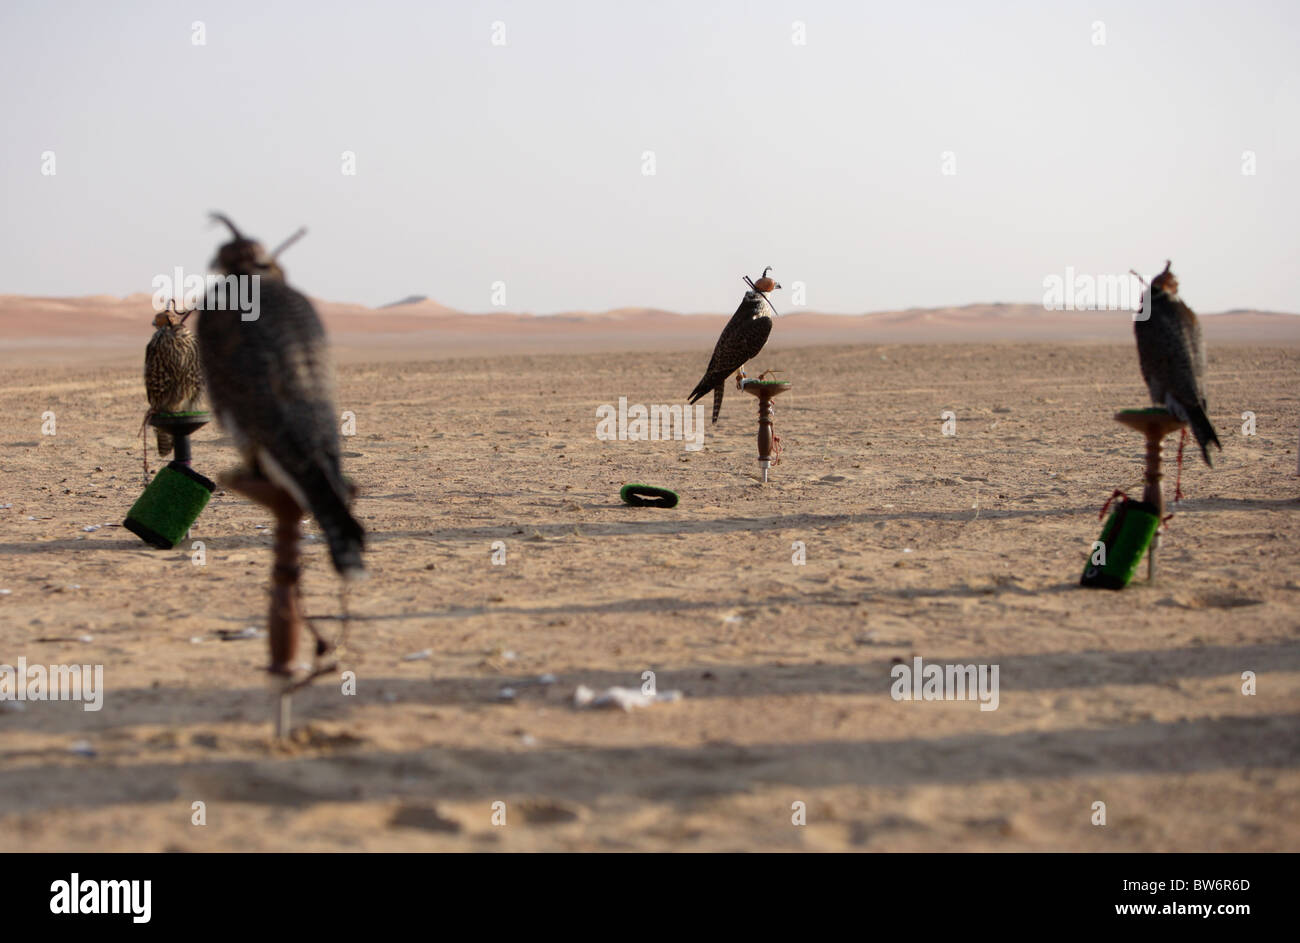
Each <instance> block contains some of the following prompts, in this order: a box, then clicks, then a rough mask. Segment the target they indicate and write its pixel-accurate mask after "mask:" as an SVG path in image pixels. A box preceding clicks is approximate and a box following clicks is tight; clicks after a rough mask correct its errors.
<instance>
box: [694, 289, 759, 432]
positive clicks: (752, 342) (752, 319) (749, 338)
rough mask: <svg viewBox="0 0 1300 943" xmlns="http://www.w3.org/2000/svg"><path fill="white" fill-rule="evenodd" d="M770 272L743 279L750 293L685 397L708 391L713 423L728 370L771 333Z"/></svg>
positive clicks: (755, 352)
mask: <svg viewBox="0 0 1300 943" xmlns="http://www.w3.org/2000/svg"><path fill="white" fill-rule="evenodd" d="M770 271H772V266H770V265H769V266H768V267H767V268H765V269H763V274H762V276H761V277H760V278H759V279H758V281H750V279H749V278H748V277H746V278H745V282H746V283H747V284H748V285H749V289H750V290H749V291H747V292H745V297H744V298H743V299H742V300H741V302H740V307H739V308H737V309H736V313H735V314H733V315H732V316H731V320H730V321H728V322H727V326H726V327H724V328H723V329H722V334H721V336H720V337H719V338H718V343H717V346H715V347H714V348H713V357H712V359H710V360H709V366H708V369H707V370H705V371H704V378H703V379H702V380H700V382H699V383H697V384H696V385H695V389H694V390H692V391H691V395H690V396H689V397H688V402H690V403H694V402H695V401H696V400H698V399H700V398H701V397H702V396H704V394H706V393H708V392H709V390H712V391H713V421H714V422H715V423H716V422H717V421H718V412H719V411H720V410H721V409H722V391H723V390H724V389H726V386H727V378H728V377H729V376H731V374H732V371H736V370H740V369H741V368H742V367H743V366H745V364H746V363H748V362H749V361H750V360H752V359H753V358H754V357H757V356H758V352H759V351H760V350H762V349H763V345H764V344H766V343H767V336H768V335H769V334H771V333H772V315H774V314H776V309H775V308H773V307H772V303H771V302H770V301H768V299H767V293H768V292H769V291H775V290H776V289H778V288H780V287H781V286H780V285H779V284H778V283H777V282H775V281H773V280H772V279H771V278H769V277H768V274H767V273H768V272H770Z"/></svg>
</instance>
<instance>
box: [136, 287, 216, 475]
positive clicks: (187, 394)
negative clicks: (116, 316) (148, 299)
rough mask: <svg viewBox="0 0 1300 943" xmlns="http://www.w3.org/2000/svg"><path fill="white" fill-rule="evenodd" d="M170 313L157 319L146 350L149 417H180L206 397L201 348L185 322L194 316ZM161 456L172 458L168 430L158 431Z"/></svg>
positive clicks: (171, 308) (170, 307)
mask: <svg viewBox="0 0 1300 943" xmlns="http://www.w3.org/2000/svg"><path fill="white" fill-rule="evenodd" d="M174 305H175V302H172V301H169V302H167V310H166V311H161V312H159V313H158V315H157V316H156V317H155V318H154V319H153V326H154V327H155V328H156V329H157V330H155V331H154V332H153V337H152V338H150V339H149V345H148V346H147V347H145V349H144V391H145V395H146V396H148V398H149V413H148V416H146V417H145V422H148V421H149V418H148V417H149V416H153V415H154V414H155V413H179V412H188V411H190V410H194V409H197V408H198V406H199V400H200V398H201V397H202V395H203V374H202V373H201V371H200V370H199V345H198V341H197V340H196V339H195V337H194V332H193V331H191V330H190V329H189V328H188V327H186V326H185V321H186V319H187V318H189V316H190V315H191V314H193V313H194V312H193V311H192V310H191V311H186V312H184V313H183V314H182V313H180V312H178V311H176V310H175V307H174ZM154 432H155V433H156V436H157V440H158V454H159V455H163V456H166V455H170V454H171V451H172V436H171V433H170V432H168V431H167V430H165V429H157V428H155V429H154Z"/></svg>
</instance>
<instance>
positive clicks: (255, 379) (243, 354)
mask: <svg viewBox="0 0 1300 943" xmlns="http://www.w3.org/2000/svg"><path fill="white" fill-rule="evenodd" d="M213 218H214V219H216V220H218V221H219V222H221V223H224V224H225V225H226V227H227V228H229V229H230V232H231V235H232V236H233V237H234V238H233V239H232V240H231V241H230V242H228V243H226V244H225V245H223V246H222V247H221V248H220V249H219V250H218V251H217V257H216V258H215V259H214V260H213V261H212V267H213V269H215V270H216V271H217V272H218V273H220V274H221V275H222V276H230V275H234V276H242V277H249V278H252V277H254V276H256V277H257V278H258V283H257V284H258V286H259V289H258V294H255V295H253V297H254V298H259V302H257V303H255V305H256V313H255V317H254V319H253V320H247V321H246V320H243V317H242V315H241V312H240V311H239V310H238V307H237V306H234V307H230V308H227V309H226V310H213V309H212V308H211V307H210V306H205V308H204V311H203V315H202V317H201V318H200V319H199V353H200V355H201V357H202V363H203V373H204V375H205V376H206V378H207V385H208V397H209V399H210V400H211V402H212V409H213V411H214V412H215V413H216V414H217V418H218V419H219V420H220V421H221V424H222V426H224V427H225V428H226V430H227V431H228V432H229V433H230V434H231V436H232V437H233V438H234V440H235V445H236V447H237V448H238V449H239V451H240V453H241V454H242V455H243V457H244V461H245V462H247V463H248V466H249V468H250V470H252V471H255V472H258V473H260V474H261V475H263V476H264V477H265V478H267V479H268V480H270V481H271V482H272V483H274V484H276V485H278V486H279V487H280V488H282V489H284V490H285V491H286V492H288V493H289V494H290V495H292V496H293V499H294V500H295V501H297V502H298V505H299V507H301V508H304V509H309V510H310V511H311V513H312V515H313V516H314V517H315V518H316V521H317V523H318V524H320V527H321V530H322V531H323V532H324V534H325V538H326V540H327V541H328V543H329V550H330V558H331V560H332V561H333V563H334V569H335V570H337V571H338V572H339V574H340V575H341V576H344V577H345V578H346V577H355V576H360V575H362V573H363V572H364V569H365V568H364V565H363V564H362V561H361V551H362V550H363V549H364V546H365V531H364V530H363V529H362V527H361V525H360V524H359V523H357V520H356V518H354V517H353V516H352V512H351V511H350V510H349V508H348V505H349V503H350V502H351V497H352V491H351V488H350V486H349V485H348V483H347V482H346V481H345V480H344V478H343V473H342V471H341V469H340V466H339V430H338V424H337V423H338V416H339V414H338V412H337V411H336V410H335V408H334V376H333V369H332V367H331V364H330V361H329V353H328V351H327V349H326V344H325V329H324V327H323V326H322V324H321V322H320V318H319V317H317V315H316V311H315V309H314V308H313V307H312V304H311V302H310V301H308V300H307V298H306V297H305V296H303V295H302V294H300V293H298V292H297V291H295V290H294V289H293V288H290V287H289V285H287V284H286V283H285V279H284V272H283V270H282V269H281V268H280V266H279V264H278V262H277V256H278V255H279V253H280V252H282V251H284V249H285V248H287V247H288V245H289V244H290V243H291V242H292V241H294V239H296V238H297V236H294V237H293V238H292V239H290V240H289V242H287V243H285V244H284V245H283V246H281V247H280V248H279V249H277V250H276V252H275V253H268V252H267V251H266V250H265V249H264V248H263V247H262V246H261V244H260V243H257V242H255V241H253V240H251V239H246V238H245V237H244V236H243V235H242V234H241V233H240V232H239V230H238V229H236V228H235V225H234V224H233V223H232V222H231V221H230V220H228V219H227V218H226V217H224V216H221V215H219V214H215V213H214V214H213ZM299 235H301V231H300V232H299ZM209 300H211V295H210V296H209Z"/></svg>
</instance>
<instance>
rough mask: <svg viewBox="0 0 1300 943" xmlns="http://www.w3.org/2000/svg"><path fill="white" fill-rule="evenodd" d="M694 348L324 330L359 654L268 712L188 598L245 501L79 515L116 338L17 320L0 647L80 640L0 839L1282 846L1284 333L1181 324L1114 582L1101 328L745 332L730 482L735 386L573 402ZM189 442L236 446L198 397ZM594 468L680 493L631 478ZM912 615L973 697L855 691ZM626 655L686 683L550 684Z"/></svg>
mask: <svg viewBox="0 0 1300 943" xmlns="http://www.w3.org/2000/svg"><path fill="white" fill-rule="evenodd" d="M141 346H142V345H141ZM706 353H707V348H706V349H705V350H704V351H700V352H696V353H694V354H690V355H687V354H681V353H664V354H654V353H637V354H620V355H610V354H576V355H547V356H508V357H497V358H492V357H486V356H485V357H480V358H466V359H455V360H440V361H432V360H429V361H423V362H421V361H419V360H412V359H409V357H408V358H407V359H404V360H402V361H401V362H397V361H393V360H382V359H375V360H373V361H369V362H367V361H365V360H358V359H357V358H356V357H347V356H342V357H341V358H340V359H341V360H342V362H343V365H342V367H341V369H340V391H339V404H338V405H339V408H340V410H350V411H352V412H354V413H355V415H356V434H355V436H353V437H350V438H348V439H347V440H345V449H346V455H347V458H346V462H347V470H348V473H349V474H350V475H351V476H352V477H353V478H354V479H355V480H356V482H357V483H358V485H359V486H360V488H361V497H360V499H359V501H358V503H357V512H358V516H359V517H360V518H361V519H362V520H363V521H364V523H365V525H366V526H367V528H368V529H369V532H370V547H369V553H368V556H367V560H368V565H369V567H370V571H371V578H370V579H369V580H368V581H367V582H366V583H364V584H362V585H361V586H359V587H358V588H356V589H355V590H354V591H352V593H351V595H350V600H349V610H350V613H351V617H352V618H351V644H350V645H349V646H348V648H347V649H346V650H345V653H344V654H345V657H344V659H343V665H342V667H343V668H346V669H347V670H351V671H354V672H355V674H356V693H355V695H350V696H349V695H345V694H344V693H342V688H341V684H340V683H339V682H338V681H337V680H332V679H322V680H320V681H318V682H317V683H316V685H315V686H314V687H312V688H311V689H309V690H308V691H306V692H305V693H303V694H301V695H299V696H298V698H297V699H296V703H295V707H296V718H295V719H296V723H297V725H298V729H297V731H296V733H295V737H294V739H293V741H292V742H290V743H288V744H285V745H280V744H277V743H275V742H273V741H272V739H271V737H270V724H269V720H270V716H271V694H270V687H269V685H268V682H267V680H266V677H265V675H264V674H263V673H262V672H261V668H262V667H263V666H264V664H265V663H266V643H265V640H264V639H259V638H250V639H244V640H238V641H221V640H219V636H218V633H219V632H220V631H223V630H240V629H244V628H246V627H261V626H262V625H263V623H264V617H265V604H266V597H265V589H264V587H265V583H266V580H267V577H268V573H269V562H270V551H269V546H270V536H269V531H268V530H267V529H266V527H267V525H268V524H269V523H270V521H269V518H268V515H267V514H266V513H265V512H264V511H262V510H261V509H259V508H257V507H255V506H253V505H251V504H249V503H248V502H247V501H245V500H243V499H241V498H239V497H237V496H236V495H234V494H231V493H226V492H220V493H218V494H217V495H216V496H215V497H214V498H213V500H212V502H211V504H210V505H209V507H208V509H207V510H206V511H205V513H204V514H203V516H202V517H201V518H200V520H199V522H198V523H197V524H196V525H195V528H194V530H193V532H192V537H193V538H194V539H195V540H199V541H202V542H203V544H204V547H205V554H206V562H205V564H204V565H202V566H196V565H194V563H193V560H192V548H191V546H190V545H186V546H184V547H178V548H177V549H175V550H173V551H157V550H151V549H149V548H147V547H145V546H144V545H143V544H141V543H140V542H139V541H138V540H136V538H135V537H134V536H132V535H131V534H130V533H128V532H126V531H125V530H123V529H122V528H121V527H119V526H115V525H118V524H120V522H121V520H122V519H123V517H124V516H125V512H126V510H127V508H129V507H130V505H131V503H132V502H133V501H134V500H135V498H136V497H137V496H138V494H139V492H140V490H141V468H140V447H139V440H138V439H137V438H136V437H135V432H136V430H137V428H138V427H139V422H140V417H141V414H142V411H143V393H142V389H141V381H140V377H139V368H138V366H136V365H134V364H131V365H129V366H118V365H113V366H108V367H94V366H90V365H88V363H87V362H85V361H84V360H83V361H79V362H71V361H70V362H69V363H66V364H58V363H44V364H41V365H34V364H30V363H28V364H24V363H22V362H19V361H18V360H17V358H16V357H11V358H10V359H9V360H8V362H7V363H6V364H5V367H4V371H3V381H2V382H0V445H3V453H2V454H3V458H2V462H3V472H2V473H0V505H4V507H3V509H0V589H5V590H8V591H9V592H8V593H7V594H4V595H0V625H2V626H3V633H2V634H0V640H2V641H3V651H0V662H4V663H8V664H13V663H14V661H15V659H16V658H17V657H18V656H20V655H22V656H25V657H26V658H27V660H28V662H29V663H41V664H64V663H69V664H81V663H90V664H102V665H104V680H105V687H106V695H105V703H104V707H103V710H101V711H99V712H98V713H92V712H85V711H83V710H81V708H80V706H79V705H77V704H72V703H32V704H28V705H26V709H25V710H21V711H19V710H15V709H12V706H10V707H9V708H8V709H0V731H2V732H3V737H2V738H0V744H2V746H0V849H3V850H6V851H10V850H102V851H116V850H149V851H161V850H186V851H204V850H229V851H235V850H278V849H286V850H493V849H502V850H534V849H538V850H540V849H552V850H557V849H558V850H581V849H598V850H620V849H637V850H677V851H695V850H699V851H704V850H790V851H796V850H869V851H878V850H963V851H981V850H998V851H1013V850H1061V849H1071V850H1159V851H1173V850H1187V851H1190V850H1247V851H1249V850H1289V851H1297V850H1300V769H1298V767H1300V554H1297V552H1296V547H1297V542H1298V540H1300V499H1298V496H1300V479H1298V478H1297V477H1296V439H1297V420H1298V419H1300V384H1298V383H1297V380H1298V379H1300V349H1297V348H1295V347H1289V348H1271V349H1266V348H1263V347H1248V346H1219V347H1217V348H1215V349H1214V350H1213V351H1212V355H1211V363H1210V375H1209V379H1208V386H1209V389H1210V390H1211V397H1212V417H1213V419H1214V421H1215V422H1216V424H1217V426H1218V429H1219V433H1220V436H1221V438H1222V439H1223V443H1224V450H1223V452H1222V454H1221V455H1220V456H1216V467H1215V468H1214V470H1213V471H1211V470H1209V469H1207V468H1205V467H1204V465H1203V464H1201V462H1200V460H1199V458H1195V457H1194V453H1193V452H1189V453H1188V455H1189V459H1194V460H1189V462H1188V464H1187V467H1186V473H1185V476H1184V488H1185V490H1186V492H1187V495H1188V498H1187V500H1186V501H1185V502H1184V503H1183V505H1182V506H1181V507H1180V508H1179V512H1178V513H1177V515H1176V516H1175V517H1174V519H1173V520H1172V522H1171V523H1170V528H1169V532H1168V534H1167V537H1166V539H1165V544H1164V547H1163V549H1162V551H1161V565H1162V570H1161V575H1160V578H1159V580H1158V581H1157V583H1156V584H1155V585H1146V584H1145V583H1143V582H1138V583H1136V584H1135V585H1134V586H1132V587H1130V588H1129V589H1128V590H1125V591H1124V592H1121V593H1112V592H1105V591H1086V590H1081V589H1079V588H1077V586H1076V583H1077V580H1078V576H1079V572H1080V569H1081V567H1082V564H1083V558H1084V554H1085V551H1086V550H1087V549H1088V546H1089V544H1090V542H1091V541H1092V540H1093V539H1094V538H1095V537H1096V535H1097V533H1098V532H1099V530H1100V523H1099V522H1098V518H1097V511H1098V508H1099V506H1100V505H1101V503H1102V501H1103V500H1105V498H1106V496H1107V495H1109V494H1110V492H1111V490H1112V489H1113V488H1115V487H1117V486H1119V487H1126V488H1129V489H1131V490H1135V491H1137V490H1140V487H1139V486H1138V482H1139V480H1140V464H1139V463H1140V456H1141V448H1140V443H1139V440H1138V438H1137V436H1136V435H1135V434H1134V433H1132V432H1130V431H1128V430H1125V429H1123V428H1122V427H1120V426H1119V425H1117V424H1116V423H1115V422H1113V421H1112V419H1111V415H1112V413H1113V412H1114V411H1115V410H1116V409H1118V408H1123V407H1129V406H1135V407H1136V406H1143V405H1145V403H1146V397H1145V391H1144V390H1143V389H1142V388H1141V386H1140V378H1139V376H1138V372H1137V366H1136V356H1135V353H1134V351H1133V349H1132V346H1131V343H1129V344H1128V345H1120V344H1099V345H1059V344H1004V345H992V344H986V345H978V344H938V343H935V344H924V345H911V346H909V345H889V346H872V345H855V346H836V347H802V348H797V349H782V348H781V347H780V346H779V345H777V344H774V345H773V348H772V350H771V351H770V352H768V353H765V354H764V355H762V356H761V357H760V358H759V361H758V363H757V365H758V366H759V367H761V368H766V367H774V368H778V369H780V370H782V371H783V374H782V376H783V377H784V378H786V379H789V380H790V381H792V383H793V384H794V385H793V389H792V390H791V391H790V392H789V393H787V394H786V395H784V396H783V397H782V398H781V399H779V400H778V401H777V413H776V418H777V431H778V433H779V434H780V435H781V437H782V440H783V447H784V457H783V461H782V462H781V464H780V465H779V466H778V467H777V468H776V469H775V470H774V474H773V480H772V482H771V483H770V484H769V485H767V486H765V487H764V486H761V485H760V484H759V483H758V482H757V481H756V478H755V475H756V470H757V465H756V462H755V461H754V458H755V446H754V430H755V408H754V403H753V401H752V400H751V399H750V398H749V397H745V396H743V395H741V394H738V393H736V392H734V390H733V391H731V392H729V393H728V395H727V400H726V403H725V405H724V407H723V414H722V420H721V422H720V424H719V426H718V427H717V431H716V432H714V433H712V434H710V436H709V438H708V440H707V442H706V445H705V448H704V449H703V450H702V451H698V452H688V451H686V450H685V449H684V448H683V447H682V443H679V442H600V441H597V439H596V437H595V410H596V408H597V406H599V405H600V404H604V403H610V404H615V403H617V402H618V398H619V397H620V396H626V397H628V399H629V401H630V402H632V403H645V404H653V403H672V402H680V401H681V400H680V397H681V395H682V394H683V393H684V392H685V391H687V390H689V389H690V387H691V386H692V385H693V384H694V382H695V380H696V379H697V378H698V377H697V375H698V373H699V372H700V368H701V367H702V366H703V363H704V361H705V360H706V359H707V356H706ZM408 354H409V352H408ZM47 410H50V411H53V412H54V413H55V415H56V417H57V434H55V435H53V436H45V435H42V434H41V415H42V413H43V412H45V411H47ZM944 410H952V411H954V412H955V414H956V416H957V428H956V432H957V434H956V435H955V436H951V437H949V436H944V435H942V434H941V421H940V414H941V413H942V411H944ZM1246 410H1249V411H1252V412H1253V413H1254V414H1255V416H1256V423H1257V434H1256V435H1254V436H1253V437H1247V436H1244V435H1242V434H1241V426H1242V420H1241V418H1240V415H1241V413H1242V412H1244V411H1246ZM195 456H196V467H197V468H198V469H200V470H202V471H205V472H206V473H208V474H210V475H213V476H215V474H216V473H218V472H219V471H221V470H223V469H225V468H227V467H230V466H231V465H233V464H234V452H233V450H232V449H231V447H230V444H229V441H228V440H227V439H225V438H223V436H222V434H221V432H220V430H219V429H217V428H215V427H209V428H206V429H204V430H203V431H201V432H200V433H199V434H198V435H197V437H196V442H195ZM152 461H153V462H154V464H155V467H156V464H157V460H156V458H153V459H152ZM628 481H645V482H650V483H656V484H663V485H667V486H670V487H673V488H675V489H677V490H678V491H680V492H681V494H682V497H683V500H682V503H681V505H680V506H679V507H678V508H676V509H673V510H662V509H632V508H627V507H624V506H622V505H621V504H620V503H619V501H618V497H617V495H618V489H619V487H620V486H621V485H622V484H624V483H625V482H628ZM88 527H98V528H99V529H96V530H87V529H86V528H88ZM309 529H314V525H313V526H312V528H309ZM495 541H504V544H505V550H506V562H505V564H504V565H494V564H493V562H492V545H493V543H494V542H495ZM795 542H802V543H803V544H804V546H805V547H806V564H805V565H802V566H800V565H795V564H794V563H793V562H792V557H793V550H792V546H793V545H794V543H795ZM307 560H308V565H307V571H306V576H305V584H306V596H305V599H306V605H307V608H308V612H309V613H311V614H313V615H314V616H315V617H316V618H317V621H318V624H319V625H320V626H321V627H322V628H323V629H324V630H326V631H328V632H333V631H336V630H337V628H338V625H339V623H338V621H337V617H338V614H339V612H340V608H339V600H338V596H337V582H336V580H335V578H334V576H333V573H332V571H331V570H330V569H329V567H328V563H327V558H326V555H325V553H324V549H323V547H322V545H321V543H320V542H319V541H318V540H311V541H309V545H308V548H307ZM85 639H88V640H85ZM415 655H422V656H423V657H416V658H412V657H411V656H415ZM916 655H919V656H921V657H922V658H924V659H925V660H926V662H938V663H951V662H960V663H979V664H996V665H998V666H999V669H1000V703H999V707H998V709H997V710H995V711H981V710H979V709H978V705H977V704H976V703H974V702H970V701H963V702H956V701H936V702H926V701H919V702H918V701H895V700H893V699H891V697H890V693H889V691H890V684H891V678H890V671H891V668H892V666H893V663H894V662H895V661H896V660H897V659H905V660H907V661H908V662H910V661H911V659H912V658H913V657H914V656H916ZM647 670H652V671H654V672H656V676H657V685H658V687H659V689H661V690H663V689H679V690H681V691H682V692H683V693H684V697H683V699H682V700H680V701H678V702H676V703H663V704H656V705H654V706H652V707H650V708H647V709H645V710H643V711H640V712H634V713H623V712H621V711H580V710H577V709H575V708H574V707H573V706H572V703H571V701H572V695H573V692H574V689H575V687H576V686H577V685H579V684H585V685H589V686H593V687H605V686H609V685H626V686H638V685H639V684H640V683H641V676H642V673H643V672H644V671H647ZM1245 671H1252V672H1256V673H1257V685H1258V687H1257V693H1256V694H1255V695H1253V696H1246V695H1243V693H1242V692H1241V686H1242V680H1241V677H1242V673H1243V672H1245ZM546 674H549V675H554V676H555V679H556V680H555V682H554V683H552V684H542V683H539V681H538V679H539V678H540V677H541V676H543V675H546ZM504 687H510V688H513V689H514V691H515V692H516V693H515V697H514V699H513V700H512V701H502V700H500V699H499V694H500V691H501V689H502V688H504ZM1099 801H1100V802H1104V803H1105V804H1106V811H1107V821H1106V824H1105V825H1104V826H1097V825H1093V824H1092V823H1091V818H1092V816H1093V804H1094V803H1095V802H1099ZM195 802H202V803H204V804H205V805H204V809H205V813H206V824H204V825H201V826H200V825H195V824H192V818H193V815H194V813H193V808H194V806H193V803H195ZM497 802H503V803H505V806H504V808H505V816H506V824H505V825H504V826H501V825H495V824H494V823H493V812H494V806H493V804H494V803H497ZM795 803H803V804H804V807H805V808H806V821H807V824H806V825H802V826H797V825H794V824H792V814H793V813H792V807H793V805H794V804H795ZM498 808H499V807H498Z"/></svg>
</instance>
